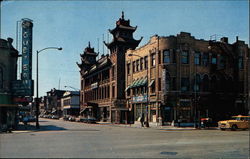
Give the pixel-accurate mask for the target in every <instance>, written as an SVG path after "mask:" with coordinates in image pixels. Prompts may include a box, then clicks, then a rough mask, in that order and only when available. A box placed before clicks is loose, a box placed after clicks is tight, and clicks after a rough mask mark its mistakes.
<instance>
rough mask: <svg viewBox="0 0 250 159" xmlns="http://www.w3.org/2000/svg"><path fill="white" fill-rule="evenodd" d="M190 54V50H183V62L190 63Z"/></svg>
mask: <svg viewBox="0 0 250 159" xmlns="http://www.w3.org/2000/svg"><path fill="white" fill-rule="evenodd" d="M188 58H189V54H188V51H182V53H181V63H182V64H188V63H189V60H188Z"/></svg>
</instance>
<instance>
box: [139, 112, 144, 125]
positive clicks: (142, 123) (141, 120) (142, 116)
mask: <svg viewBox="0 0 250 159" xmlns="http://www.w3.org/2000/svg"><path fill="white" fill-rule="evenodd" d="M140 122H141V127H144V113H142V115H141V119H140Z"/></svg>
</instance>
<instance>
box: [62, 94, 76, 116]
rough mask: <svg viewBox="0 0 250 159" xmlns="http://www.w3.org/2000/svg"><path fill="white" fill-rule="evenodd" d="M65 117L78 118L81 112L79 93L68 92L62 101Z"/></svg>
mask: <svg viewBox="0 0 250 159" xmlns="http://www.w3.org/2000/svg"><path fill="white" fill-rule="evenodd" d="M61 102H62V103H61V105H62V108H63V116H66V115H72V116H78V115H79V112H80V103H79V91H66V92H65V93H64V94H63V97H62V99H61Z"/></svg>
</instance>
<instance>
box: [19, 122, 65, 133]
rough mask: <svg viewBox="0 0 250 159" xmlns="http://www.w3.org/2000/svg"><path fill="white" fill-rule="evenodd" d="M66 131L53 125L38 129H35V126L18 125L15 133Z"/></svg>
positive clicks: (42, 126)
mask: <svg viewBox="0 0 250 159" xmlns="http://www.w3.org/2000/svg"><path fill="white" fill-rule="evenodd" d="M62 130H67V129H65V128H63V127H57V126H55V125H40V129H36V125H30V124H28V125H26V126H25V125H24V124H19V125H18V126H17V129H16V130H15V131H62Z"/></svg>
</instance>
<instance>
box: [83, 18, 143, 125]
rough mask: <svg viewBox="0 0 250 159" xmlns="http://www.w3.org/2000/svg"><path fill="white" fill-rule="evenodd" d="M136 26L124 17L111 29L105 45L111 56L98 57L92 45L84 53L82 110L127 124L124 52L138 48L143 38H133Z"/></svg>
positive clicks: (98, 116) (104, 118)
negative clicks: (109, 40)
mask: <svg viewBox="0 0 250 159" xmlns="http://www.w3.org/2000/svg"><path fill="white" fill-rule="evenodd" d="M136 28H137V27H132V26H130V21H129V20H125V19H124V14H123V13H122V16H121V18H120V19H119V20H118V21H117V22H116V27H115V28H114V29H112V30H109V31H110V33H111V34H112V36H113V40H112V41H111V42H110V43H105V45H106V46H107V47H108V49H109V50H110V55H106V56H104V55H103V56H102V57H101V58H100V59H99V60H96V56H97V53H95V52H94V48H91V47H90V44H89V46H88V47H87V48H86V49H85V50H84V53H83V54H81V64H78V66H79V68H80V69H81V71H80V72H81V99H80V102H81V113H83V114H84V111H87V110H90V111H88V113H91V114H92V115H94V116H95V117H96V118H98V119H100V120H103V121H111V122H114V123H126V122H127V118H128V116H127V115H128V108H127V107H126V100H125V92H124V90H125V79H124V77H125V52H126V50H127V49H135V48H136V47H137V46H138V44H139V43H140V41H141V39H140V40H135V39H134V38H133V33H134V31H136Z"/></svg>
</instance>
